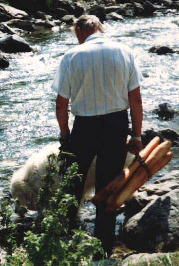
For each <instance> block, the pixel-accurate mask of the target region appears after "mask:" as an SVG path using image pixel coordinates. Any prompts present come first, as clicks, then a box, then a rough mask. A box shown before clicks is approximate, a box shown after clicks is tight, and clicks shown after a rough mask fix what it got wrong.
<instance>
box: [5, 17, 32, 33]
mask: <svg viewBox="0 0 179 266" xmlns="http://www.w3.org/2000/svg"><path fill="white" fill-rule="evenodd" d="M7 25H8V26H10V27H12V28H18V29H21V30H25V31H30V32H33V31H34V27H33V23H32V22H30V21H29V20H21V19H12V20H10V21H9V22H7Z"/></svg>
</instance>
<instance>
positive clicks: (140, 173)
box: [106, 144, 173, 212]
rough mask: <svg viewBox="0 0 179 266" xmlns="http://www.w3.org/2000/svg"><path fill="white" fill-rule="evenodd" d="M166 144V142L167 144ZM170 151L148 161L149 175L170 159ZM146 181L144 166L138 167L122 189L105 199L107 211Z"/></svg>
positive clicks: (117, 205) (116, 206)
mask: <svg viewBox="0 0 179 266" xmlns="http://www.w3.org/2000/svg"><path fill="white" fill-rule="evenodd" d="M167 145H168V144H167ZM172 156H173V154H172V152H167V153H166V154H164V155H162V156H161V157H160V158H159V159H157V160H155V161H154V160H153V161H152V163H151V161H150V166H149V162H148V167H149V169H150V172H151V175H154V174H155V173H156V172H158V171H159V170H160V169H162V168H163V167H164V166H165V165H166V164H167V163H168V162H169V161H170V160H171V159H172ZM146 181H148V174H147V172H146V171H145V169H144V168H141V167H140V168H138V169H137V171H136V172H135V173H134V175H133V176H132V177H131V178H130V180H129V181H128V183H127V184H126V185H125V186H124V187H123V189H122V190H121V191H120V192H119V193H116V194H114V195H112V196H110V197H109V198H108V200H107V209H106V210H107V211H108V212H112V211H114V210H116V209H117V208H119V207H120V206H121V205H122V204H123V203H124V202H125V201H126V200H128V199H129V198H130V197H131V196H132V194H133V193H134V192H135V191H136V190H137V189H139V188H140V187H141V186H142V185H143V184H144V183H145V182H146Z"/></svg>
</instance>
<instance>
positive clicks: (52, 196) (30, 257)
mask: <svg viewBox="0 0 179 266" xmlns="http://www.w3.org/2000/svg"><path fill="white" fill-rule="evenodd" d="M60 160H61V158H60ZM48 162H49V163H48V171H47V173H48V174H47V175H46V176H45V177H44V179H45V185H44V187H43V188H42V189H41V190H40V192H39V197H38V217H37V218H36V219H35V220H34V221H33V222H28V223H25V221H24V220H25V218H24V219H21V221H20V222H16V223H14V222H12V219H11V216H12V214H13V209H12V206H11V205H10V203H9V202H8V201H4V203H3V205H2V207H1V215H2V220H1V225H2V226H3V230H5V231H4V232H5V233H4V234H3V237H2V239H1V240H2V241H1V243H2V244H3V248H4V249H5V250H6V251H7V254H8V255H7V256H6V263H5V264H4V265H6V266H8V265H11V266H16V265H17V266H19V265H29V266H30V265H34V266H37V265H38V266H39V265H40V266H41V265H42V266H43V265H44V266H46V265H48V266H51V265H53V266H58V265H59V266H63V265H64V266H68V265H89V263H90V261H91V260H92V257H93V255H95V254H96V253H100V254H103V250H102V248H101V244H100V241H99V240H98V239H96V238H94V237H92V236H90V235H88V234H87V233H86V232H85V231H84V225H83V224H81V223H80V222H79V221H78V220H77V219H75V217H74V214H75V213H76V211H77V209H78V202H77V200H76V198H75V196H74V194H75V193H74V192H75V189H77V188H76V187H75V185H74V184H75V182H76V180H80V178H81V177H80V175H79V174H78V165H77V164H76V163H73V164H72V165H71V166H70V167H69V168H68V169H67V170H66V171H65V173H64V174H63V176H62V174H61V173H60V174H59V176H61V178H60V180H59V182H60V188H58V189H56V190H55V192H54V190H53V191H52V189H51V187H52V186H51V185H52V180H53V175H57V173H59V172H60V171H61V169H59V165H61V166H62V169H63V164H62V163H61V164H59V162H58V160H57V158H56V157H55V156H53V155H51V156H50V157H49V160H48ZM63 170H64V169H63ZM74 180H75V182H74Z"/></svg>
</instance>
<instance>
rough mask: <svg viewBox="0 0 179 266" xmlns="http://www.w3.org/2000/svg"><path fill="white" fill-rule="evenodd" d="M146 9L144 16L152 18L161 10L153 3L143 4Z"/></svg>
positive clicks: (146, 2) (145, 2)
mask: <svg viewBox="0 0 179 266" xmlns="http://www.w3.org/2000/svg"><path fill="white" fill-rule="evenodd" d="M143 7H144V14H143V15H144V16H152V15H153V13H154V12H155V11H156V10H157V9H158V8H159V7H157V6H155V5H154V4H153V3H151V1H144V3H143Z"/></svg>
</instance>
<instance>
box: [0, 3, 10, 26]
mask: <svg viewBox="0 0 179 266" xmlns="http://www.w3.org/2000/svg"><path fill="white" fill-rule="evenodd" d="M11 18H12V17H11V16H10V15H9V14H8V13H7V12H6V11H5V10H4V9H3V8H2V7H1V6H0V22H5V21H8V20H9V19H11Z"/></svg>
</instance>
